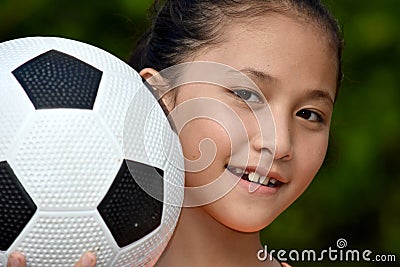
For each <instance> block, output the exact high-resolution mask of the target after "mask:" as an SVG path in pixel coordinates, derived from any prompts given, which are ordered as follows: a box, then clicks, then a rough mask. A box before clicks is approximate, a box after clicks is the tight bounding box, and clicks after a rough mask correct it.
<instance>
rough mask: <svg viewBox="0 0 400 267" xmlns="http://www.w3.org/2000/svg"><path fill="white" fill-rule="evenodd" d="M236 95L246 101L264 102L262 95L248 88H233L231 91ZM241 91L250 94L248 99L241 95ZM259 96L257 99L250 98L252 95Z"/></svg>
mask: <svg viewBox="0 0 400 267" xmlns="http://www.w3.org/2000/svg"><path fill="white" fill-rule="evenodd" d="M231 92H232V93H233V94H234V95H235V96H236V97H238V98H240V100H242V101H246V102H252V103H260V104H261V103H264V101H263V100H262V98H261V96H260V95H259V94H257V93H255V92H253V91H251V90H247V89H237V90H232V91H231ZM240 93H244V94H249V95H250V97H249V98H248V99H246V98H245V97H244V96H243V95H240ZM254 96H255V97H257V100H249V99H251V98H252V97H254Z"/></svg>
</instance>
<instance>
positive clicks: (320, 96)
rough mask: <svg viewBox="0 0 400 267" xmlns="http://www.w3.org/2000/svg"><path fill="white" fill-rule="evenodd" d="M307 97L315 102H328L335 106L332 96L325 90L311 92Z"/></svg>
mask: <svg viewBox="0 0 400 267" xmlns="http://www.w3.org/2000/svg"><path fill="white" fill-rule="evenodd" d="M307 96H308V97H309V98H311V99H314V100H318V101H323V102H328V103H329V104H330V105H331V106H333V105H334V103H335V101H334V100H333V99H332V97H331V95H330V94H329V93H328V92H326V91H324V90H318V89H316V90H311V91H309V92H308V93H307Z"/></svg>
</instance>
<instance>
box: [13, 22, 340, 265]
mask: <svg viewBox="0 0 400 267" xmlns="http://www.w3.org/2000/svg"><path fill="white" fill-rule="evenodd" d="M232 25H233V23H232ZM232 25H230V27H228V29H227V30H226V31H224V34H225V36H224V37H225V40H226V41H225V42H223V43H222V44H220V45H216V46H213V47H211V48H208V49H205V50H204V51H201V53H198V54H196V55H193V58H191V59H190V60H196V61H212V62H219V63H222V64H226V65H229V66H232V67H234V68H236V69H238V70H242V71H243V72H244V73H245V74H246V75H247V76H248V77H249V78H250V79H252V80H253V81H254V82H255V83H256V84H257V85H258V87H259V88H260V90H261V92H260V94H262V97H261V98H263V99H266V100H267V101H268V104H269V105H270V107H271V110H272V113H273V115H274V119H275V125H276V151H275V155H274V161H273V164H272V167H271V171H273V172H275V173H277V174H279V176H280V177H281V180H282V181H283V182H284V184H283V185H282V186H280V187H279V189H278V190H277V193H276V194H274V195H273V196H268V197H265V196H262V195H257V194H249V192H246V190H244V189H243V188H240V187H235V188H234V189H233V190H232V191H230V192H229V193H228V194H227V195H225V196H224V197H223V198H221V199H219V200H217V201H215V202H213V203H210V204H207V205H203V206H199V207H194V208H183V210H182V212H181V217H180V219H179V222H178V225H177V227H176V229H175V232H174V235H173V237H172V239H171V241H170V243H169V244H168V246H167V248H166V250H165V251H164V253H163V255H162V256H161V258H160V259H159V261H158V262H157V266H280V264H279V263H278V262H277V261H273V262H269V261H265V262H261V261H258V260H257V254H256V253H257V251H258V250H259V249H261V248H262V246H261V244H260V241H259V231H260V230H261V229H263V228H264V227H266V226H268V225H269V224H270V223H271V222H272V221H273V220H274V219H275V218H276V217H277V216H278V215H279V214H280V213H282V212H283V211H284V210H285V209H286V208H287V207H288V206H289V205H290V204H291V203H293V201H295V200H296V199H297V198H298V197H299V196H300V195H301V194H302V193H303V192H304V190H305V189H306V188H307V187H308V185H309V184H310V183H311V181H312V179H313V178H314V176H315V174H316V173H317V172H318V170H319V168H320V167H321V165H322V162H323V160H324V157H325V154H326V151H327V146H328V139H329V129H330V121H331V115H332V111H333V102H334V96H335V91H336V76H337V75H336V74H337V65H336V57H335V55H334V51H332V48H331V47H330V46H329V44H328V42H327V41H326V39H327V38H328V37H327V36H326V34H325V33H322V32H320V31H319V30H317V29H316V27H314V26H315V25H311V26H310V25H308V24H305V23H299V22H296V21H295V20H293V19H291V18H288V17H285V16H281V15H276V16H270V17H266V18H262V19H259V20H257V23H256V22H253V23H249V24H247V25H244V24H237V25H236V26H237V27H234V26H232ZM249 70H250V71H249ZM140 74H141V75H142V76H143V77H144V78H145V79H148V78H150V77H152V76H153V75H154V74H155V71H154V70H153V69H144V70H142V71H141V73H140ZM190 89H191V87H190V86H187V87H182V88H180V89H179V91H178V93H177V95H176V102H175V105H179V104H181V103H184V102H185V101H188V100H190V99H195V98H198V97H209V98H212V99H216V100H218V101H222V102H224V103H227V105H230V106H231V107H232V109H235V110H236V111H237V112H238V113H239V114H240V116H241V118H242V119H243V120H244V121H245V125H246V127H247V128H246V129H247V131H248V134H249V138H250V139H249V141H250V144H251V155H250V161H252V162H259V161H258V160H259V159H260V158H261V159H262V158H263V153H264V152H263V151H265V147H263V142H262V138H263V137H262V134H261V135H260V133H259V132H257V131H256V130H255V129H254V128H253V126H252V125H253V124H252V119H251V115H247V113H246V112H247V111H246V110H245V109H244V108H243V107H242V106H240V103H239V102H238V101H237V100H235V98H234V96H233V95H232V94H227V93H226V92H223V91H218V90H215V88H214V89H212V88H210V87H207V86H203V87H202V90H190ZM259 98H260V97H259ZM165 103H166V105H167V107H168V108H170V109H173V108H174V106H171V105H170V104H169V103H171V102H169V101H168V99H166V100H165ZM251 104H254V103H251ZM173 119H174V120H175V119H177V120H178V119H179V118H173ZM179 137H180V140H181V144H182V148H183V152H184V155H185V157H186V158H190V159H196V158H197V157H199V150H198V144H199V142H200V141H201V140H203V139H204V138H211V139H212V140H214V142H215V143H216V146H217V154H216V157H215V160H214V161H213V163H212V164H211V165H210V166H209V167H208V168H207V169H205V170H202V171H200V172H197V173H186V177H185V179H186V185H187V186H191V185H193V186H196V185H198V184H208V183H210V182H212V181H213V180H214V179H216V177H218V176H220V175H221V173H223V172H226V171H227V170H226V169H227V163H228V162H230V160H231V159H232V162H234V163H235V164H236V165H235V166H234V167H243V168H246V167H247V166H240V161H239V160H236V161H235V159H237V158H240V154H241V152H240V151H239V152H237V154H235V153H233V152H232V151H231V150H230V146H229V145H228V143H229V142H228V141H229V140H225V138H224V134H223V131H222V130H221V129H220V126H218V125H217V124H213V123H212V122H210V121H207V120H197V121H193V123H188V124H187V126H186V127H185V128H183V130H182V131H181V132H180V134H179ZM193 144H194V145H193ZM256 167H259V166H256ZM85 255H87V256H88V257H89V258H88V261H86V260H85V259H87V258H86V257H82V258H81V259H80V260H79V261H78V262H77V264H76V265H75V267H84V266H85V267H89V266H95V264H96V263H95V257H94V255H93V254H85ZM7 266H8V267H11V266H12V267H25V266H26V263H25V259H24V258H23V256H22V255H21V254H12V255H11V256H10V260H9V263H8V265H7ZM284 266H288V265H287V264H284Z"/></svg>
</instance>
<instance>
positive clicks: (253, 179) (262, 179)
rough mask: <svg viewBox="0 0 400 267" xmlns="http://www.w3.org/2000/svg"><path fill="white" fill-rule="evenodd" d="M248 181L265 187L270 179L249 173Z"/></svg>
mask: <svg viewBox="0 0 400 267" xmlns="http://www.w3.org/2000/svg"><path fill="white" fill-rule="evenodd" d="M249 181H251V182H254V183H259V184H263V185H267V184H268V182H269V181H270V178H269V177H267V176H260V175H259V174H258V173H256V172H251V173H249Z"/></svg>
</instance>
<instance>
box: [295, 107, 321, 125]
mask: <svg viewBox="0 0 400 267" xmlns="http://www.w3.org/2000/svg"><path fill="white" fill-rule="evenodd" d="M296 116H299V117H301V118H303V119H306V120H308V121H313V122H323V121H324V119H323V118H322V116H321V115H320V114H318V113H317V112H315V111H311V110H308V109H302V110H300V111H298V112H297V113H296Z"/></svg>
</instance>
